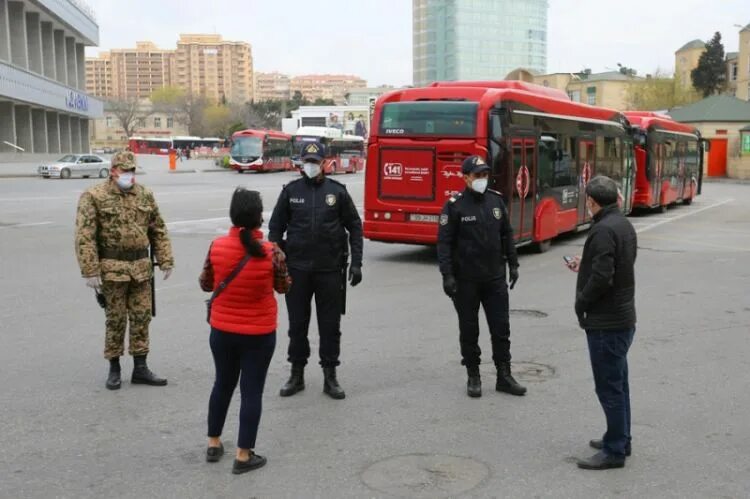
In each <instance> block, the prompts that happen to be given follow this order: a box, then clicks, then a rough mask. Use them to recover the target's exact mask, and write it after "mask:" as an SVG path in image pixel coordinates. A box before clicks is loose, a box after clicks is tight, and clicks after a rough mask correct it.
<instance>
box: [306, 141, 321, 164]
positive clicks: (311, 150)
mask: <svg viewBox="0 0 750 499" xmlns="http://www.w3.org/2000/svg"><path fill="white" fill-rule="evenodd" d="M301 158H302V161H306V160H308V159H314V160H316V161H323V159H324V158H325V146H324V145H323V144H321V143H320V142H310V143H309V144H307V145H305V147H303V148H302V154H301Z"/></svg>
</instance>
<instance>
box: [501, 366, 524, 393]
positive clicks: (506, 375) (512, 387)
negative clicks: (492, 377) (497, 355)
mask: <svg viewBox="0 0 750 499" xmlns="http://www.w3.org/2000/svg"><path fill="white" fill-rule="evenodd" d="M495 390H497V391H498V392H505V393H510V394H511V395H519V396H520V395H526V387H525V386H521V385H519V384H518V382H517V381H516V380H515V378H513V375H512V374H511V373H510V362H500V363H498V364H497V384H495Z"/></svg>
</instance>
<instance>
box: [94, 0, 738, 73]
mask: <svg viewBox="0 0 750 499" xmlns="http://www.w3.org/2000/svg"><path fill="white" fill-rule="evenodd" d="M84 1H85V2H87V3H88V4H89V5H90V6H91V7H93V9H94V10H95V12H96V17H97V21H98V24H99V30H100V44H99V48H87V50H86V52H87V55H95V54H96V53H97V52H98V51H99V50H104V49H109V48H124V47H134V46H135V42H136V41H140V40H148V41H153V42H155V43H156V44H157V45H158V46H159V47H161V48H174V47H175V45H176V42H177V39H178V37H179V34H180V33H217V34H220V35H222V36H223V37H224V39H226V40H241V41H246V42H248V43H250V44H251V45H252V50H253V59H254V66H255V70H256V71H263V72H268V71H281V72H283V73H288V74H292V75H295V74H305V73H345V74H356V75H358V76H361V77H363V78H365V79H366V80H367V81H368V84H369V85H370V86H377V85H381V84H390V85H395V86H400V85H410V84H411V82H412V64H411V45H412V39H411V36H412V25H411V4H412V2H411V1H410V0H317V1H310V0H275V1H274V0H262V1H259V0H244V1H241V0H208V1H205V0H84ZM458 1H461V0H458ZM516 1H519V2H521V1H523V0H516ZM736 24H739V25H741V26H746V25H748V24H750V0H713V1H707V0H549V12H548V31H547V70H548V72H576V71H580V70H582V69H584V68H590V69H592V70H593V71H594V72H600V71H607V70H616V69H617V63H621V64H623V65H624V66H627V67H632V68H635V69H636V70H637V71H638V74H641V75H644V74H647V73H654V72H655V71H656V70H657V69H659V70H661V71H662V72H670V71H671V70H672V69H673V68H674V52H675V50H677V49H678V48H680V47H681V46H682V45H684V44H685V43H687V42H689V41H691V40H694V39H696V38H698V39H701V40H708V39H710V38H711V37H712V36H713V34H714V32H716V31H719V32H721V34H722V37H723V41H724V47H725V50H726V51H727V52H734V51H737V47H738V40H739V35H738V32H739V30H740V28H738V27H736V26H734V25H736Z"/></svg>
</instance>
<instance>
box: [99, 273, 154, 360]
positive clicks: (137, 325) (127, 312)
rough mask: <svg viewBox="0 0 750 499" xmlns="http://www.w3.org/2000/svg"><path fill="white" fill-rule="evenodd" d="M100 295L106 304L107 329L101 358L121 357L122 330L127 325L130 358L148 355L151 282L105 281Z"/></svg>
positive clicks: (123, 336) (123, 342)
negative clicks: (102, 295) (128, 326)
mask: <svg viewBox="0 0 750 499" xmlns="http://www.w3.org/2000/svg"><path fill="white" fill-rule="evenodd" d="M102 293H103V294H104V298H105V300H106V301H107V308H106V316H107V326H106V335H105V339H104V358H106V359H112V358H114V357H121V356H122V355H123V352H124V344H125V329H126V327H127V325H128V322H129V323H130V348H129V349H128V352H129V353H130V355H145V354H147V353H148V325H149V323H150V322H151V282H150V281H143V282H136V281H132V280H131V281H128V282H115V281H104V282H103V283H102Z"/></svg>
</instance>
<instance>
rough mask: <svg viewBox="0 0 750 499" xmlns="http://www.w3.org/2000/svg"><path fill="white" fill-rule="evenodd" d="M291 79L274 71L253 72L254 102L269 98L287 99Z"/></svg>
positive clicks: (289, 93)
mask: <svg viewBox="0 0 750 499" xmlns="http://www.w3.org/2000/svg"><path fill="white" fill-rule="evenodd" d="M290 84H291V79H290V78H289V75H285V74H283V73H279V72H276V71H274V72H273V73H260V72H257V73H255V86H254V92H255V97H254V99H253V100H254V101H255V102H263V101H269V100H289V99H290V98H291V92H290V88H291V87H290Z"/></svg>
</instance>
